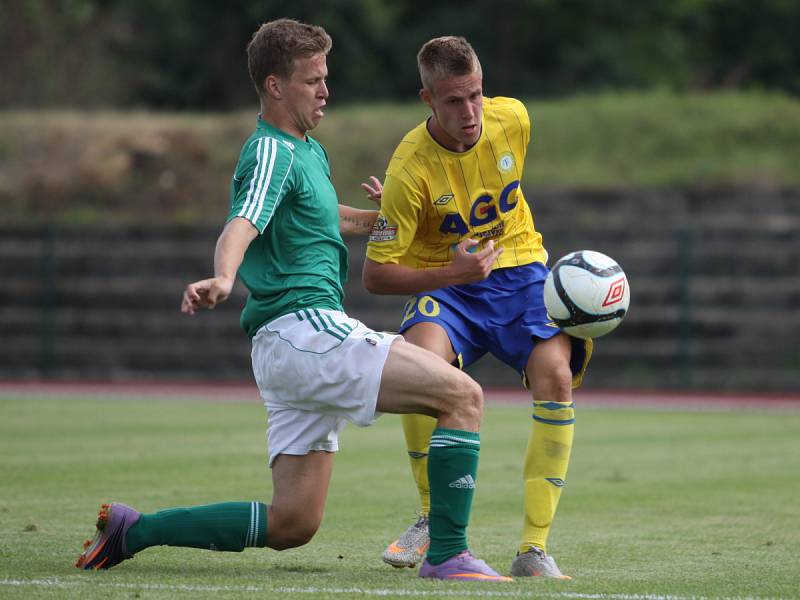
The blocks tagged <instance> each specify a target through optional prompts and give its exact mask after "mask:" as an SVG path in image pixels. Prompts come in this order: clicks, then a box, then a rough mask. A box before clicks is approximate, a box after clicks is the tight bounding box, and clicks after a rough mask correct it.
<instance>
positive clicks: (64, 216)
mask: <svg viewBox="0 0 800 600" xmlns="http://www.w3.org/2000/svg"><path fill="white" fill-rule="evenodd" d="M527 106H528V110H529V112H530V114H531V118H532V121H533V138H532V142H531V145H530V147H529V150H528V160H527V161H526V165H525V180H524V187H525V190H526V195H527V196H528V198H529V200H533V199H534V198H535V197H536V191H537V189H548V188H549V189H555V188H559V189H591V190H619V189H626V188H627V189H646V188H667V187H675V186H677V187H711V186H723V187H724V186H742V187H750V188H754V187H755V188H758V187H768V188H782V187H790V188H797V187H800V169H798V168H797V165H798V164H800V100H798V99H795V98H792V97H790V96H787V95H783V94H765V93H753V92H751V93H739V92H725V93H714V94H680V95H678V94H675V93H672V92H663V91H662V92H650V93H614V94H612V93H602V94H585V95H576V96H574V97H571V98H568V99H561V100H553V99H536V100H530V101H528V102H527ZM255 113H256V110H255V109H253V110H250V111H236V112H231V113H227V114H220V115H212V114H207V113H189V112H180V113H163V112H162V113H158V114H154V113H149V112H143V111H124V112H121V111H115V112H109V111H0V132H2V135H0V206H2V207H3V211H2V212H0V223H3V222H6V223H7V222H21V221H28V222H31V221H33V222H36V221H42V220H48V221H58V222H68V223H78V222H84V223H85V222H108V223H111V222H131V221H136V222H140V221H141V222H147V221H171V222H184V223H195V222H212V223H219V222H222V220H224V218H225V215H226V214H227V208H228V193H229V183H230V177H231V173H232V171H233V168H234V166H235V162H236V158H237V157H238V155H239V150H240V148H241V144H242V142H243V141H244V139H246V137H247V136H248V135H249V133H250V132H251V131H252V129H253V127H254V125H255V118H256V115H255ZM426 114H427V108H426V107H425V105H424V104H423V103H422V102H421V101H419V100H417V101H412V102H405V103H381V102H370V103H365V104H357V103H351V104H348V105H346V106H338V107H337V106H334V107H332V108H331V110H329V111H328V114H327V115H326V117H325V118H324V119H323V120H322V122H321V123H320V125H319V127H318V128H317V129H315V130H314V132H313V134H312V135H314V137H316V138H317V139H319V140H320V141H321V142H322V143H323V144H324V145H325V147H326V149H327V151H328V155H329V157H330V161H331V167H332V172H333V182H334V184H335V186H336V189H337V191H338V193H339V198H340V200H341V201H342V202H343V203H346V204H352V205H355V206H362V207H369V206H370V205H369V202H368V201H367V200H366V199H365V198H364V194H363V192H362V191H361V189H360V187H359V183H360V182H362V181H364V180H365V179H366V178H367V177H368V176H369V175H371V174H374V175H378V176H381V177H382V174H383V172H384V171H385V169H386V164H387V163H388V161H389V158H390V156H391V154H392V152H393V150H394V148H395V146H396V145H397V143H398V141H399V140H400V139H401V138H402V136H403V134H404V133H405V132H406V131H407V130H409V129H410V128H412V127H414V126H415V125H416V124H418V123H420V122H421V121H422V120H423V119H424V118H425V116H426ZM365 140H367V141H366V142H365Z"/></svg>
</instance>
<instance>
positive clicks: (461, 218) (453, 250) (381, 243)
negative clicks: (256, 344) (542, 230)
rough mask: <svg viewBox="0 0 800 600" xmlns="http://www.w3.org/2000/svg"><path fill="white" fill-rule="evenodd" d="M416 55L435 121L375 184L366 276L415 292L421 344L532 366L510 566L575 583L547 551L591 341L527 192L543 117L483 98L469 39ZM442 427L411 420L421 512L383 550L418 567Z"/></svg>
mask: <svg viewBox="0 0 800 600" xmlns="http://www.w3.org/2000/svg"><path fill="white" fill-rule="evenodd" d="M417 63H418V66H419V72H420V76H421V79H422V90H421V91H420V97H421V98H422V100H423V101H424V102H425V103H426V104H427V105H428V106H429V107H430V109H431V112H432V115H431V116H430V117H429V118H428V119H427V120H426V121H425V122H424V123H421V124H420V125H419V126H417V127H416V128H414V129H413V130H412V131H410V132H409V133H408V134H407V135H406V136H405V137H404V138H403V140H402V141H401V142H400V144H399V145H398V147H397V149H396V150H395V152H394V155H393V156H392V159H391V162H390V163H389V166H388V169H387V171H386V178H385V181H384V183H383V185H382V184H381V183H380V181H378V180H377V179H376V178H374V177H373V178H371V183H369V184H364V186H363V187H364V189H365V190H366V191H367V193H368V194H369V195H370V196H371V197H372V198H373V199H380V201H381V209H380V215H379V217H378V220H377V221H376V223H375V225H374V227H373V229H372V232H371V234H370V241H369V245H368V247H367V260H366V263H365V265H364V273H363V279H364V284H365V286H366V288H367V289H368V290H369V291H371V292H373V293H377V294H411V298H410V299H409V301H408V302H407V304H406V306H405V311H404V314H403V317H402V321H401V324H400V328H399V330H400V332H401V333H402V334H403V335H404V336H405V338H406V339H407V340H408V341H410V342H412V343H414V344H417V345H420V346H422V347H424V348H427V349H429V350H432V351H433V352H435V353H436V354H438V355H439V356H442V357H443V358H445V359H446V360H447V361H449V362H451V363H453V364H456V365H458V366H460V367H462V368H463V367H466V366H467V365H469V364H471V363H473V362H474V361H476V360H477V359H478V358H480V357H481V356H482V355H483V354H485V353H486V352H490V353H491V354H493V355H494V356H496V357H497V358H499V359H500V360H502V361H503V362H505V363H506V364H508V365H509V366H511V367H512V368H514V369H515V370H517V371H518V372H519V373H521V375H522V378H523V381H524V383H525V385H526V386H527V387H528V388H529V389H530V391H531V392H532V395H533V415H532V416H533V420H532V427H531V432H530V439H529V442H528V447H527V451H526V454H525V461H524V467H523V472H524V497H525V515H524V523H523V530H522V539H521V541H520V544H519V548H518V551H517V554H516V556H515V558H514V560H513V562H512V564H511V574H512V575H514V576H544V577H553V578H567V577H566V576H565V575H563V574H562V573H561V571H560V570H559V568H558V566H557V565H556V563H555V561H554V560H553V558H552V557H551V556H549V555H548V554H547V553H546V551H547V537H548V534H549V531H550V525H551V523H552V521H553V517H554V515H555V512H556V507H557V505H558V501H559V497H560V495H561V489H562V487H563V486H564V484H565V481H566V475H567V466H568V463H569V456H570V451H571V448H572V437H573V429H574V421H575V419H574V409H573V404H572V388H573V387H574V386H577V385H579V383H580V380H581V377H582V375H583V372H584V369H585V367H586V364H587V362H588V360H589V357H590V355H591V342H590V341H589V342H584V341H583V340H577V339H573V338H570V337H568V336H567V335H566V334H564V333H562V332H561V331H560V330H559V329H558V328H557V327H556V326H555V325H554V324H553V323H552V322H551V321H550V319H549V318H548V316H547V313H546V310H545V308H544V301H543V296H542V290H543V285H544V280H545V277H546V276H547V273H548V268H547V267H546V262H547V252H546V251H545V249H544V247H543V245H542V236H541V235H540V234H539V233H538V232H537V231H536V229H535V227H534V222H533V217H532V215H531V211H530V208H529V207H528V204H527V202H526V201H525V197H524V196H523V193H522V189H521V188H520V182H521V181H522V171H523V167H524V164H525V153H526V149H527V146H528V142H529V141H530V131H531V123H530V118H529V116H528V113H527V111H526V110H525V106H524V105H523V104H522V103H521V102H519V101H518V100H515V99H512V98H485V97H484V96H483V88H482V79H483V75H482V71H481V65H480V62H479V60H478V57H477V55H476V54H475V51H474V50H473V48H472V46H470V44H469V43H468V42H467V41H466V40H465V39H464V38H460V37H440V38H435V39H432V40H430V41H429V42H427V43H426V44H425V45H423V46H422V49H421V50H420V51H419V54H418V55H417ZM434 425H435V423H434V420H433V419H432V418H430V417H427V416H423V415H404V417H403V429H404V432H405V437H406V442H407V446H408V454H409V456H410V457H411V467H412V472H413V474H414V478H415V479H416V482H417V486H418V489H419V492H420V497H421V502H422V506H421V517H420V519H419V520H418V521H417V522H416V523H415V524H414V525H412V526H411V527H409V529H408V530H407V531H406V532H405V533H404V534H403V535H402V536H401V537H400V538H399V539H398V540H396V541H395V542H393V543H392V544H390V545H389V547H388V548H387V549H386V551H385V552H384V554H383V560H384V561H385V562H387V563H389V564H391V565H393V566H398V567H400V566H414V565H415V564H416V563H417V562H419V561H420V559H421V557H422V556H423V555H424V552H425V546H426V544H427V543H428V535H427V521H426V516H427V514H428V511H429V510H430V509H431V505H430V494H429V487H428V480H427V471H426V461H427V455H428V449H429V440H430V436H431V432H432V431H433V428H434ZM434 502H436V501H435V500H434ZM435 508H437V509H440V508H441V507H435Z"/></svg>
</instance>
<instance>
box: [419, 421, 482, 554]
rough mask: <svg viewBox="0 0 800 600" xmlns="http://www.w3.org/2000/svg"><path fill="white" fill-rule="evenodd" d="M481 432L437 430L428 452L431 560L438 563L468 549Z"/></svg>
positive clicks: (429, 551)
mask: <svg viewBox="0 0 800 600" xmlns="http://www.w3.org/2000/svg"><path fill="white" fill-rule="evenodd" d="M480 447H481V442H480V435H479V434H478V433H473V432H471V431H460V430H458V429H441V428H437V429H435V430H434V432H433V435H432V436H431V443H430V450H429V453H428V480H429V481H430V488H431V512H430V515H429V517H428V518H429V528H430V536H431V545H430V548H429V550H428V556H427V559H428V562H430V563H431V564H433V565H438V564H441V563H443V562H444V561H446V560H447V559H448V558H450V557H452V556H455V555H456V554H458V553H459V552H463V551H464V550H466V549H467V524H468V523H469V513H470V509H471V508H472V497H473V495H474V494H475V478H476V476H477V471H478V455H479V451H480Z"/></svg>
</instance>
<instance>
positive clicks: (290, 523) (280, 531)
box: [267, 507, 322, 550]
mask: <svg viewBox="0 0 800 600" xmlns="http://www.w3.org/2000/svg"><path fill="white" fill-rule="evenodd" d="M271 508H272V507H271ZM321 521H322V519H321V518H319V519H318V518H315V517H313V516H311V515H309V514H308V513H306V512H303V511H297V510H289V511H285V510H280V509H278V510H274V509H273V510H270V513H269V516H268V521H267V523H268V525H269V531H268V533H267V546H269V547H270V548H272V549H273V550H288V549H289V548H297V547H299V546H304V545H305V544H307V543H308V542H310V541H311V539H312V538H313V537H314V534H315V533H316V532H317V530H318V529H319V526H320V523H321Z"/></svg>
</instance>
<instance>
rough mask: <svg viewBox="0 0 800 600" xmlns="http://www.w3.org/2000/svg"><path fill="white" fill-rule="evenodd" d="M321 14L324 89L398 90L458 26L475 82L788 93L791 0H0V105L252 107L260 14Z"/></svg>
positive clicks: (797, 87)
mask: <svg viewBox="0 0 800 600" xmlns="http://www.w3.org/2000/svg"><path fill="white" fill-rule="evenodd" d="M284 16H288V17H292V18H296V19H300V20H305V21H310V22H314V23H320V24H322V25H324V26H325V28H326V29H327V30H328V31H329V32H330V33H331V35H332V36H333V38H334V47H333V53H334V54H335V55H336V56H337V60H336V61H335V62H333V67H332V69H331V73H330V77H331V80H332V82H334V83H335V85H333V89H334V94H335V99H336V100H338V101H341V100H369V101H371V100H375V99H392V98H407V97H408V96H409V94H413V93H414V92H415V91H416V90H417V89H418V87H419V82H418V81H417V73H416V67H415V64H414V61H413V56H414V55H415V53H416V51H417V49H418V48H419V46H420V45H421V44H422V42H424V41H425V40H427V39H429V38H431V37H433V36H436V35H444V34H453V35H464V36H466V37H467V38H468V39H470V41H471V42H472V43H473V45H474V46H475V47H476V49H477V50H478V51H479V53H480V55H481V56H482V57H483V60H484V61H486V62H487V63H489V64H491V65H492V68H491V69H487V80H486V82H485V84H486V89H487V93H489V94H498V93H507V92H508V90H513V92H514V94H515V95H518V96H556V95H564V94H573V93H580V92H587V91H593V90H598V89H609V88H615V89H619V88H627V89H649V88H654V87H665V88H669V89H674V90H692V89H719V88H740V89H741V88H760V89H772V90H783V91H786V92H788V93H791V94H800V36H798V35H797V34H796V32H797V31H800V2H796V1H794V0H759V1H758V2H754V1H752V0H674V1H668V0H637V1H636V2H630V1H629V0H604V1H603V2H595V1H592V0H472V1H469V0H466V1H465V0H443V1H438V2H435V3H433V2H429V1H424V2H423V1H409V2H392V1H391V0H273V1H271V2H267V3H265V2H264V1H263V0H238V1H233V2H225V3H222V2H190V1H189V0H136V1H134V0H60V1H57V0H0V53H2V56H3V57H4V59H3V61H2V62H0V81H2V85H0V107H12V106H13V107H60V106H73V107H91V108H95V107H102V106H114V107H124V108H130V107H144V108H159V109H160V108H167V109H201V110H227V109H230V108H238V107H241V106H245V105H249V104H251V98H252V93H251V90H250V82H249V79H248V76H247V73H246V70H245V69H244V68H242V67H241V66H240V65H241V64H242V60H241V57H242V54H243V52H244V47H245V45H246V43H247V41H248V38H249V35H250V32H251V31H253V29H254V28H255V27H256V26H257V25H258V24H259V23H261V22H263V21H267V20H270V19H274V18H277V17H284Z"/></svg>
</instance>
